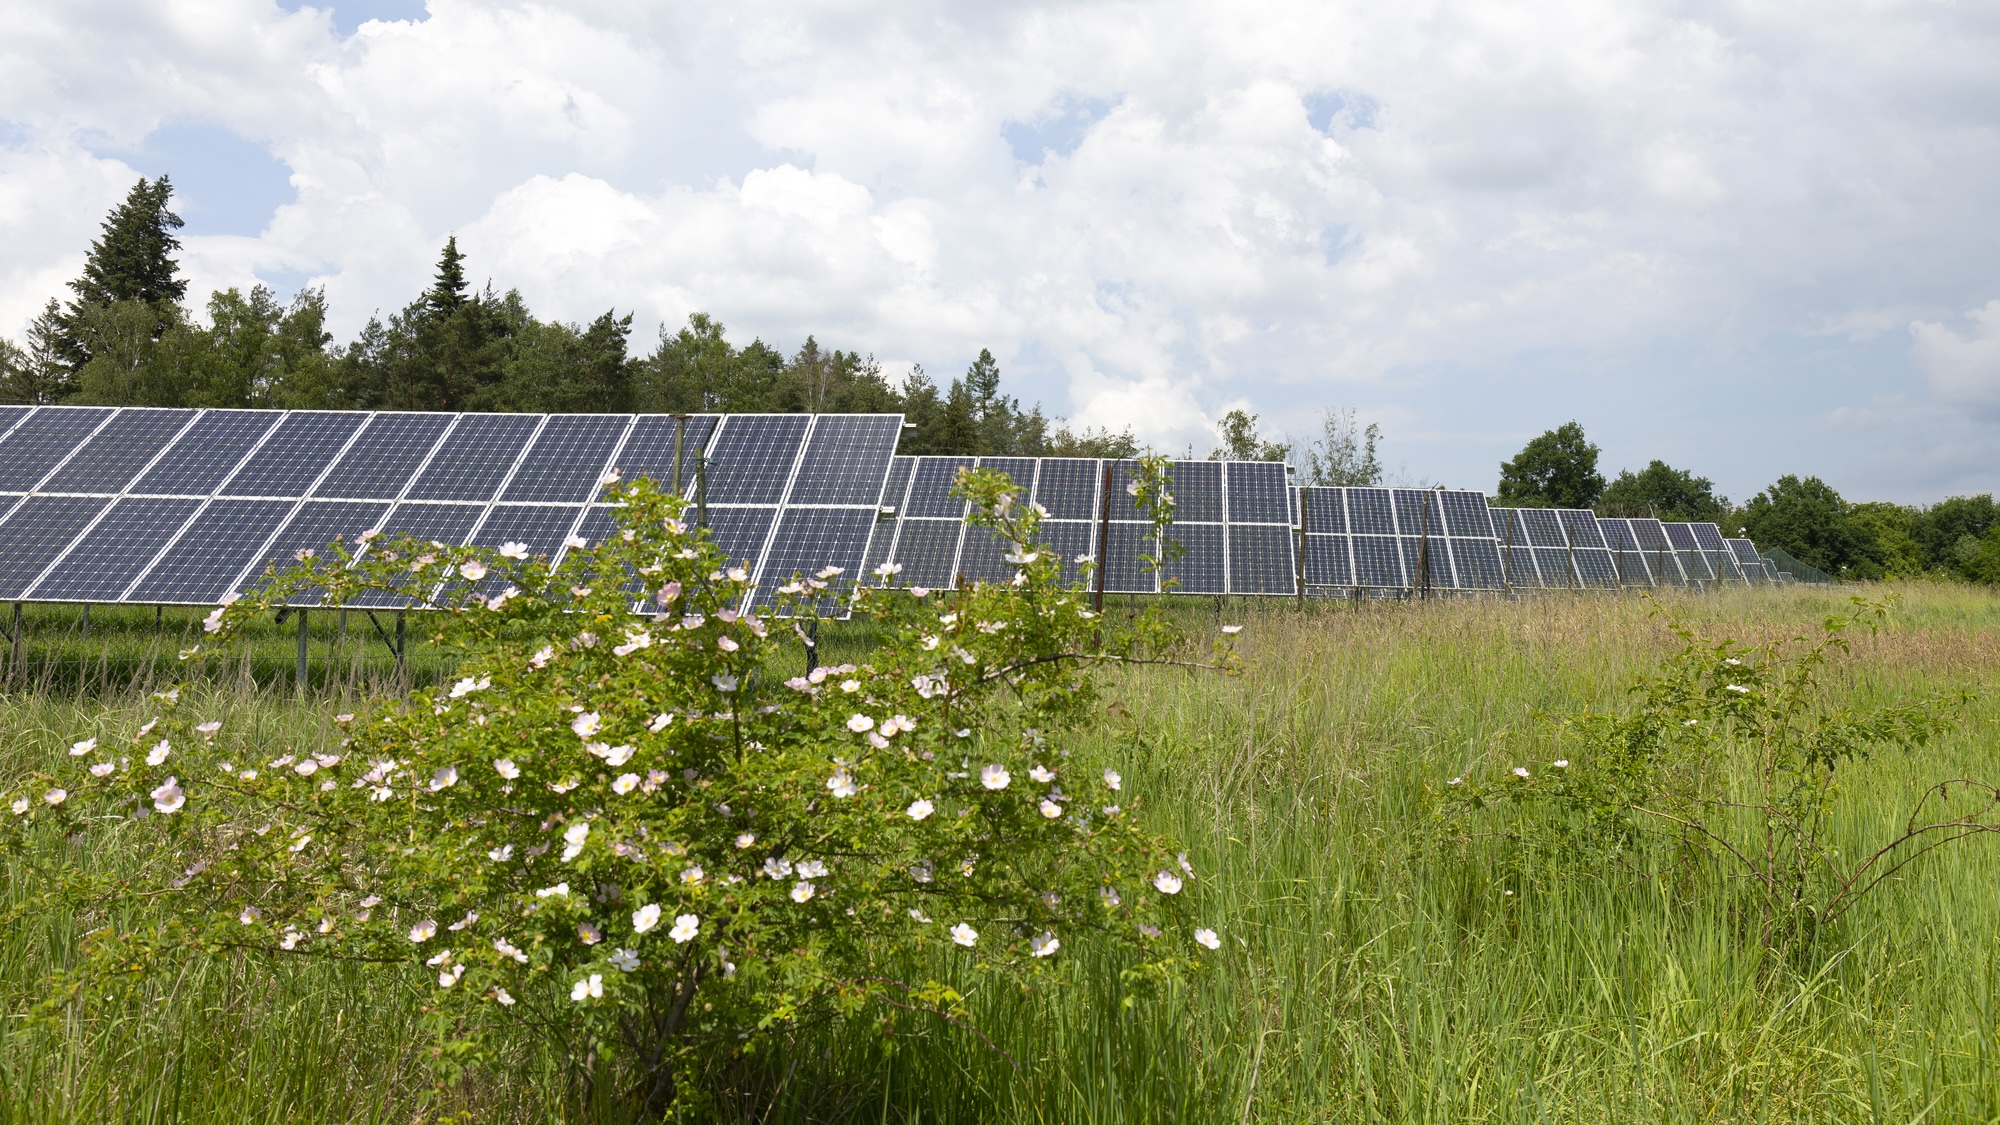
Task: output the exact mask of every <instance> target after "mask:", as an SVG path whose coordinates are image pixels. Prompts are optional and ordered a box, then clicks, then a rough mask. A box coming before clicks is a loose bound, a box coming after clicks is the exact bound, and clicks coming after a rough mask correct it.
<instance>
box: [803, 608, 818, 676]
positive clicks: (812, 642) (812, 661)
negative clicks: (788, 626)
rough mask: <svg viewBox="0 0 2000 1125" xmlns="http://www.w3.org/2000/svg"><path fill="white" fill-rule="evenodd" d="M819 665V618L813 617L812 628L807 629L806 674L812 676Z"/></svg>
mask: <svg viewBox="0 0 2000 1125" xmlns="http://www.w3.org/2000/svg"><path fill="white" fill-rule="evenodd" d="M818 667H819V618H817V617H815V618H813V623H812V628H810V629H807V630H806V675H808V676H810V675H812V674H813V671H814V670H815V669H817V668H818Z"/></svg>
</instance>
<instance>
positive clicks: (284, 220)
mask: <svg viewBox="0 0 2000 1125" xmlns="http://www.w3.org/2000/svg"><path fill="white" fill-rule="evenodd" d="M1996 59H2000V5H1994V4H1991V3H1986V4H1976V3H1968V4H1951V3H1917V2H1909V3H1904V2H1896V0H1872V2H1868V3H1843V2H1840V0H1817V2H1814V3H1804V2H1789V3H1788V2H1784V0H1777V2H1767V3H1756V4H1749V3H1723V2H1714V3H1710V2H1702V0H1682V2H1654V0H1604V2H1593V0H1541V2H1538V3H1533V4H1503V3H1495V2H1492V0H1478V2H1471V0H1467V2H1438V0H1412V2H1407V3H1398V4H1381V3H1374V2H1360V0H1305V2H1292V0H1231V2H1228V3H1219V2H1196V0H1157V2H1149V3H1117V2H1106V3H1092V2H1071V3H1021V4H1009V3H1002V2H997V0H982V2H978V3H970V2H961V3H953V2H941V3H931V4H914V3H897V2H889V0H881V2H877V0H825V2H810V0H805V2H802V0H790V2H786V3H766V2H763V0H736V2H732V3H726V4H724V3H713V4H676V3H661V2H657V0H655V2H626V0H574V2H548V3H517V2H513V0H480V2H476V3H475V2H468V0H429V2H427V3H425V2H417V0H368V2H360V3H348V2H346V0H331V3H330V4H320V5H317V6H315V5H313V4H307V3H290V2H286V3H276V2H273V0H144V2H114V0H10V2H9V3H8V4H6V5H4V6H0V335H8V336H12V337H14V338H16V339H18V338H19V337H20V335H21V334H22V332H23V330H24V329H25V327H26V325H27V322H28V321H29V320H30V319H31V318H32V317H33V316H34V315H35V313H36V312H37V311H38V310H39V309H40V307H41V305H42V304H43V302H45V301H46V300H47V299H48V298H50V297H51V296H58V295H64V294H65V293H66V291H65V290H64V288H63V286H64V283H65V282H66V281H68V280H69V279H70V278H72V277H74V276H76V274H77V273H78V271H79V268H80V266H81V264H82V261H83V256H84V253H85V252H86V250H87V249H88V246H89V243H90V240H91V239H92V237H94V235H95V234H96V232H97V228H98V224H99V223H100V222H101V221H102V220H103V218H104V216H105V214H106V212H107V211H109V210H110V209H111V208H112V207H114V206H115V205H116V204H117V203H118V201H119V200H120V199H122V198H123V196H124V194H125V192H126V191H127V190H129V189H130V187H131V186H132V183H133V181H134V180H135V179H137V178H138V177H140V176H157V175H160V174H162V173H165V174H169V175H171V176H172V178H173V182H174V183H175V185H176V200H177V206H178V208H179V212H180V214H181V215H182V217H183V218H184V219H185V220H186V222H187V226H186V228H185V229H184V231H183V232H182V234H183V239H184V246H183V250H182V253H181V262H182V265H183V267H184V271H185V273H186V275H187V276H188V277H189V278H190V280H191V286H190V296H191V297H192V298H194V300H195V301H197V302H201V301H204V300H205V298H206V294H207V293H209V292H211V291H213V290H215V289H217V288H222V287H227V286H239V287H247V286H249V285H253V284H257V283H260V282H261V283H263V284H266V285H269V286H271V287H272V288H273V289H275V290H277V291H278V293H279V294H280V296H283V297H289V296H290V295H291V294H292V293H294V292H296V291H297V290H298V289H299V288H300V287H302V286H307V285H314V286H323V287H324V288H325V290H326V294H327V297H328V299H329V301H330V302H331V304H332V308H333V317H334V322H333V325H332V328H333V330H334V331H335V332H336V334H338V335H339V336H340V337H342V338H346V337H349V336H351V335H352V334H353V333H354V331H355V330H356V329H358V328H359V327H360V326H361V324H362V323H363V322H365V321H366V320H367V318H368V317H369V316H370V315H372V314H375V313H377V312H378V311H380V312H384V313H386V312H388V311H392V310H394V309H397V308H400V307H401V306H402V305H404V304H406V303H408V302H409V301H410V300H411V299H412V298H414V297H415V296H416V294H417V293H418V292H420V291H421V290H422V289H423V288H424V287H425V286H426V285H427V284H428V282H429V278H430V275H431V273H432V270H433V268H434V266H435V263H436V259H437V255H438V251H439V248H440V247H441V246H442V244H443V242H444V240H445V238H446V237H447V236H449V235H456V236H457V238H458V241H459V245H460V247H461V248H462V249H463V250H464V251H465V252H466V253H467V255H468V263H467V265H468V270H469V272H470V273H471V274H472V275H473V277H475V278H476V279H480V280H486V279H490V280H491V281H492V283H493V284H494V285H495V286H496V287H498V288H501V289H507V288H518V289H519V290H520V291H521V292H522V294H523V295H524V296H525V297H526V299H527V300H528V302H529V305H530V307H531V308H532V309H533V310H535V312H536V313H537V314H538V315H541V316H544V317H555V318H560V319H564V320H571V321H587V320H588V319H590V318H592V317H595V316H596V315H597V314H598V313H601V312H603V311H604V310H605V309H607V308H614V309H617V310H619V312H620V313H621V314H622V313H625V312H631V313H633V314H634V320H635V325H636V326H637V331H636V332H635V337H637V340H636V342H637V343H638V345H639V346H640V348H641V349H642V350H650V347H651V339H652V336H653V334H654V333H655V332H656V331H657V330H658V329H659V327H660V326H662V325H664V326H666V327H667V328H668V329H669V330H671V329H673V328H677V327H678V326H680V325H681V324H682V323H684V322H685V320H686V318H687V316H688V315H689V314H690V313H692V312H696V311H704V312H708V313H710V314H712V315H714V316H715V317H716V318H718V319H719V320H720V321H721V322H722V323H723V324H724V325H726V326H727V328H728V331H729V335H730V337H731V339H732V340H734V341H735V342H737V343H738V344H743V343H747V342H749V341H750V340H751V339H752V338H753V337H758V338H762V339H764V340H765V341H767V342H769V343H772V344H774V345H777V346H779V347H781V348H784V349H785V350H787V351H790V350H793V349H796V348H797V347H798V346H799V345H800V344H801V343H803V342H804V340H805V338H806V337H807V336H808V335H811V336H814V337H815V338H816V339H817V340H818V341H819V342H820V343H821V344H822V345H823V346H828V347H840V348H846V349H850V350H856V351H860V352H864V353H872V354H873V355H874V356H876V357H877V359H878V360H880V361H881V363H882V364H883V366H884V368H885V370H886V371H888V372H889V373H890V374H891V376H892V378H893V377H900V376H901V375H902V374H903V373H905V372H907V371H909V370H910V368H911V367H912V366H913V365H917V364H921V365H922V366H923V367H924V369H925V370H926V371H927V372H929V373H930V374H931V376H932V377H933V378H935V379H938V380H940V381H943V380H945V379H948V378H949V377H951V376H953V375H956V374H958V373H959V372H961V371H963V370H964V368H965V367H966V366H967V365H968V364H969V363H970V362H971V361H972V359H973V357H974V356H976V355H977V354H978V351H979V349H980V348H982V347H985V348H990V349H991V350H992V351H993V353H994V355H995V356H996V357H997V358H998V359H999V361H1000V365H1001V369H1002V372H1003V377H1004V380H1005V387H1006V389H1007V390H1008V391H1009V392H1011V393H1013V394H1015V395H1017V396H1018V397H1019V398H1021V399H1022V400H1023V401H1024V402H1040V403H1042V404H1043V405H1044V407H1045V408H1046V409H1048V410H1049V411H1050V412H1051V413H1054V414H1057V415H1062V416H1066V417H1069V418H1072V419H1073V420H1074V421H1076V422H1078V423H1080V424H1084V425H1103V426H1111V427H1114V428H1121V427H1126V426H1130V427H1132V428H1133V429H1134V431H1135V432H1136V433H1137V434H1139V435H1140V436H1141V437H1142V438H1144V439H1145V440H1147V441H1148V442H1151V443H1153V444H1155V445H1156V446H1157V447H1159V448H1162V449H1165V450H1168V451H1171V452H1182V451H1184V450H1186V449H1189V448H1193V449H1194V450H1195V451H1196V453H1197V454H1205V453H1206V452H1207V450H1208V449H1209V447H1211V446H1212V445H1213V444H1214V429H1213V423H1214V420H1215V419H1216V418H1218V417H1219V416H1220V415H1221V414H1222V413H1223V412H1224V411H1226V410H1229V409H1233V408H1243V409H1247V410H1250V411H1252V412H1254V413H1256V414H1258V415H1259V416H1260V418H1261V426H1262V428H1263V431H1264V433H1265V435H1266V436H1267V437H1269V436H1278V435H1289V436H1291V437H1293V438H1295V439H1299V440H1305V439H1309V438H1310V437H1312V436H1313V435H1314V433H1315V432H1316V431H1317V429H1318V425H1319V420H1320V418H1321V417H1322V416H1323V414H1324V412H1325V411H1326V410H1327V409H1328V408H1333V407H1343V408H1352V409H1353V410H1355V411H1356V412H1357V414H1358V416H1359V417H1360V418H1361V419H1362V420H1363V421H1364V422H1368V421H1372V422H1375V423H1378V424H1379V425H1380V426H1381V427H1382V431H1383V434H1384V443H1383V457H1384V459H1385V461H1386V462H1387V463H1388V465H1389V466H1390V467H1391V469H1392V470H1393V472H1394V473H1395V474H1396V475H1397V476H1399V477H1400V478H1401V479H1404V480H1407V481H1413V482H1414V481H1422V482H1429V483H1441V484H1448V485H1451V486H1454V487H1468V488H1484V489H1487V490H1489V491H1490V490H1491V489H1492V488H1493V485H1494V481H1495V479H1496V477H1497V473H1498V466H1499V463H1500V462H1501V461H1503V460H1505V459H1507V458H1508V457H1510V456H1512V455H1513V454H1514V452H1516V451H1517V450H1519V448H1520V447H1521V445H1522V444H1523V443H1524V442H1526V441H1527V440H1528V439H1529V438H1531V437H1533V436H1535V435H1536V434H1538V433H1540V432H1542V431H1543V430H1546V429H1549V428H1552V427H1554V426H1557V425H1560V424H1561V423H1563V422H1566V421H1569V420H1571V419H1574V420H1576V421H1578V422H1580V423H1582V425H1583V426H1584V428H1585V431H1586V432H1587V433H1588V435H1589V436H1590V438H1591V439H1592V440H1593V441H1595V442H1596V443H1598V444H1599V445H1600V446H1602V448H1603V451H1604V452H1603V458H1602V462H1601V466H1602V467H1603V468H1604V469H1605V470H1607V472H1615V471H1616V470H1618V469H1621V468H1638V467H1642V466H1643V465H1645V464H1646V462H1648V461H1649V460H1652V459H1654V458H1661V459H1664V460H1666V461H1668V462H1670V463H1671V464H1673V465H1674V466H1676V467H1679V468H1687V469H1692V470H1694V471H1695V472H1696V473H1698V474H1700V475H1703V476H1706V477H1709V478H1710V479H1712V480H1713V481H1714V482H1715V484H1716V487H1717V488H1718V489H1719V490H1720V491H1722V492H1724V493H1726V494H1727V495H1729V496H1731V497H1733V498H1735V499H1737V500H1739V501H1740V500H1743V499H1746V498H1748V497H1749V496H1750V495H1751V494H1753V493H1755V492H1756V491H1758V490H1759V489H1761V488H1763V487H1764V486H1766V485H1767V484H1769V483H1770V482H1771V481H1773V480H1774V479H1776V478H1777V477H1778V476H1779V475H1780V474H1785V473H1795V474H1799V475H1816V476H1819V477H1821V478H1823V479H1825V480H1826V481H1827V482H1828V483H1830V484H1832V485H1833V486H1834V487H1836V488H1838V489H1840V490H1841V492H1842V493H1843V494H1845V495H1847V496H1848V497H1849V498H1850V499H1855V500H1895V501H1901V502H1928V501H1932V500H1936V499H1939V498H1942V497H1944V496H1946V495H1954V494H1964V493H1974V492H1985V491H1993V490H1995V489H1996V488H2000V207H1996V206H1995V202H1996V200H2000V65H1996V63H1995V60H1996Z"/></svg>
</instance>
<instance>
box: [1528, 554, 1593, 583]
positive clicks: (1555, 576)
mask: <svg viewBox="0 0 2000 1125" xmlns="http://www.w3.org/2000/svg"><path fill="white" fill-rule="evenodd" d="M1532 550H1533V552H1534V555H1535V569H1536V570H1539V571H1541V574H1542V585H1544V586H1547V587H1549V588H1551V589H1574V588H1576V587H1578V586H1580V585H1582V582H1581V581H1580V580H1579V579H1578V578H1577V574H1576V567H1574V566H1572V565H1571V564H1570V557H1569V551H1568V549H1567V548H1563V547H1535V548H1532Z"/></svg>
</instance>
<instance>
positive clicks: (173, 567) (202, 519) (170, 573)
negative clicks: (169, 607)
mask: <svg viewBox="0 0 2000 1125" xmlns="http://www.w3.org/2000/svg"><path fill="white" fill-rule="evenodd" d="M291 511H292V502H291V501H289V500H216V501H213V502H211V503H210V504H209V505H208V507H207V508H205V509H203V510H202V512H201V514H200V515H198V516H196V517H195V518H194V522H193V523H192V524H190V525H189V526H188V529H187V531H186V532H184V533H183V534H182V535H181V537H180V539H179V540H177V541H176V542H175V543H174V545H173V546H171V547H169V548H168V549H167V553H166V555H165V556H164V557H162V558H161V559H160V561H159V563H158V564H157V565H155V566H154V567H153V569H152V570H151V571H149V572H148V573H147V574H146V576H145V577H144V578H142V579H140V580H139V584H138V586H137V587H135V588H134V589H133V591H132V594H131V595H130V596H129V597H128V598H126V599H125V600H127V601H136V602H148V603H154V602H159V603H179V604H183V605H190V604H191V605H213V604H215V602H216V601H217V600H218V599H220V598H221V597H222V595H224V594H227V593H232V592H233V591H232V590H231V589H230V587H231V586H232V585H233V584H234V583H235V581H236V576H237V575H238V574H240V573H242V571H243V568H244V567H245V566H246V565H247V564H248V563H249V562H250V561H251V560H252V559H253V558H255V557H256V556H257V552H258V551H259V550H260V549H261V548H262V547H263V546H264V541H265V539H267V538H268V537H269V536H270V534H271V532H273V531H275V530H277V528H278V525H279V524H281V523H283V522H284V521H285V517H287V516H289V515H290V514H291Z"/></svg>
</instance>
